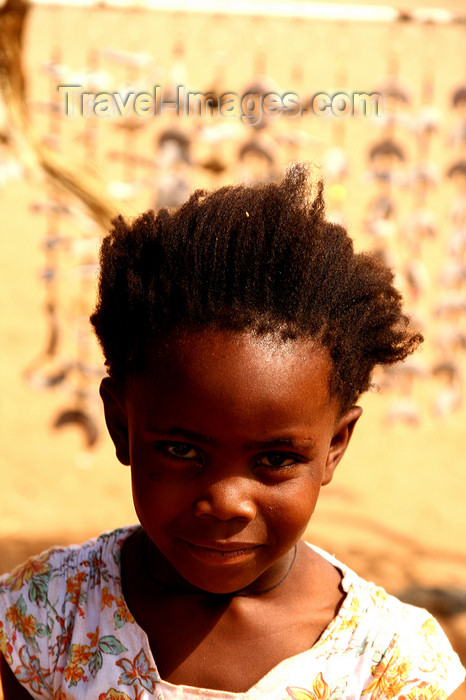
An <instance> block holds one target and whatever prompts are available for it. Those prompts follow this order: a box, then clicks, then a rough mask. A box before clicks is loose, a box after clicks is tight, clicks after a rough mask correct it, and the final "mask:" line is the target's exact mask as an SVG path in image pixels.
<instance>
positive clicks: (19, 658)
mask: <svg viewBox="0 0 466 700" xmlns="http://www.w3.org/2000/svg"><path fill="white" fill-rule="evenodd" d="M135 529H136V526H134V527H127V528H122V529H118V530H115V531H113V532H107V533H103V534H102V535H100V536H99V537H96V538H93V539H91V540H89V541H87V542H85V543H84V544H82V545H72V546H69V547H54V548H52V549H49V550H47V551H45V552H43V553H42V554H40V555H38V556H36V557H33V558H31V559H29V560H28V561H27V562H25V563H24V564H22V565H20V566H19V567H18V568H17V569H15V570H14V571H13V572H11V573H10V574H4V575H3V576H1V577H0V653H2V655H3V656H4V658H5V660H6V662H7V663H8V664H9V665H10V666H11V668H12V669H14V670H15V674H16V676H17V678H18V680H19V681H20V682H21V683H22V684H23V685H25V686H26V688H27V689H28V691H29V692H30V693H31V694H32V695H33V696H34V697H35V696H36V695H35V694H37V695H38V696H45V697H49V696H50V697H51V683H52V679H53V678H54V674H55V671H56V669H60V668H62V665H63V669H62V673H64V672H65V671H64V668H65V660H68V661H67V663H68V671H66V672H67V673H68V674H70V673H71V674H75V675H76V677H75V678H74V677H73V678H71V681H72V685H74V684H76V683H79V682H81V681H82V682H84V681H85V680H86V679H87V678H89V677H93V676H95V675H96V674H97V672H98V671H99V669H100V668H101V666H102V662H103V657H104V655H105V654H111V655H113V656H115V655H117V654H119V653H120V652H121V651H122V650H123V649H124V646H123V644H122V642H121V638H122V635H123V634H124V630H123V629H122V628H123V627H124V626H125V625H126V624H127V623H131V622H133V619H132V617H131V613H130V612H129V610H128V609H127V607H126V605H125V602H124V598H123V594H122V589H121V570H120V556H121V549H122V546H123V543H124V542H125V540H126V539H127V538H128V537H129V536H130V535H131V533H132V532H134V530H135ZM109 631H110V632H111V634H108V632H109ZM73 654H74V656H73ZM76 655H77V656H76ZM75 656H76V658H74V657H75ZM70 659H71V665H70V663H69V661H70ZM70 669H71V670H70Z"/></svg>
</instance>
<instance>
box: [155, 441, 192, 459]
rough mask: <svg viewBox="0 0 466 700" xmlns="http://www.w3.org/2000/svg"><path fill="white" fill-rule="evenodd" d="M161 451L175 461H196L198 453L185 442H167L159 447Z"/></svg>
mask: <svg viewBox="0 0 466 700" xmlns="http://www.w3.org/2000/svg"><path fill="white" fill-rule="evenodd" d="M161 448H162V451H163V452H165V454H167V455H169V456H170V457H175V458H176V459H186V460H198V459H200V456H199V453H198V452H197V450H195V449H194V447H193V446H192V445H189V444H188V443H186V442H167V443H164V444H162V445H161Z"/></svg>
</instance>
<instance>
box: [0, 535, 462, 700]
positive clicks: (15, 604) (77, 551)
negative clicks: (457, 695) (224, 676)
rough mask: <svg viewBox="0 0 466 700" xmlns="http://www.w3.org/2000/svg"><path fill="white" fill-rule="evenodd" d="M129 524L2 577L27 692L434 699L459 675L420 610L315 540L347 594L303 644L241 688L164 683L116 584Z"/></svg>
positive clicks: (1, 593) (163, 698)
mask: <svg viewBox="0 0 466 700" xmlns="http://www.w3.org/2000/svg"><path fill="white" fill-rule="evenodd" d="M134 530H135V527H129V528H124V529H122V530H116V531H115V532H111V533H106V534H103V535H101V536H100V537H99V538H97V539H93V540H90V541H89V542H87V543H86V544H84V545H82V546H79V547H78V546H73V547H69V548H66V549H64V548H56V549H52V550H50V551H48V552H45V553H44V554H42V555H40V556H39V557H36V558H34V559H31V560H30V561H29V562H27V563H26V564H24V565H23V566H21V567H20V568H18V569H16V571H14V572H13V573H12V574H9V575H5V576H3V577H0V651H1V653H2V654H3V656H4V657H5V659H6V660H7V662H8V664H9V665H10V666H11V668H12V669H13V671H14V673H15V676H16V678H17V679H18V681H19V682H20V683H21V684H22V685H24V686H25V687H26V688H27V690H28V691H29V693H30V694H31V695H32V697H34V698H40V700H43V699H44V698H54V699H55V700H78V699H82V698H86V699H91V700H133V699H134V700H143V699H146V700H148V699H149V698H156V699H157V700H175V699H176V698H216V700H233V699H235V698H237V699H240V698H242V699H243V700H255V699H256V698H267V699H268V700H290V699H293V700H336V699H337V698H345V699H346V700H353V699H355V698H361V697H363V696H366V697H367V698H368V700H379V699H380V700H384V699H386V698H398V699H399V700H414V699H416V700H443V699H444V698H446V697H447V696H448V695H449V694H450V693H451V692H453V690H454V689H455V688H456V687H457V686H458V685H459V684H460V683H461V682H462V680H463V679H464V669H463V668H462V666H461V664H460V662H459V659H458V657H457V655H456V654H455V653H454V652H453V650H452V648H451V646H450V644H449V642H448V641H447V639H446V637H445V635H444V633H443V632H442V630H441V629H440V627H439V625H438V624H437V622H436V621H435V620H434V619H433V618H432V617H431V616H430V614H429V613H428V612H426V611H425V610H421V609H420V608H415V607H412V606H409V605H405V604H403V603H401V602H400V601H398V600H397V599H396V598H394V597H392V596H389V595H387V593H385V591H384V590H383V589H381V588H378V587H376V586H375V585H374V584H372V583H368V582H366V581H364V580H363V579H361V578H360V577H359V576H357V575H356V574H355V573H354V572H353V571H351V570H349V569H348V568H347V567H345V566H344V565H343V564H341V563H340V562H338V561H336V560H335V559H334V558H333V557H331V556H330V555H329V554H327V553H326V552H323V551H322V550H320V549H318V548H316V549H317V551H318V552H319V553H320V554H322V556H324V557H326V558H327V559H328V560H329V561H330V562H332V563H333V564H334V565H335V566H336V567H337V568H338V569H340V570H341V571H342V574H343V582H342V585H343V588H344V590H345V591H346V592H347V595H346V598H345V600H344V602H343V605H342V606H341V608H340V611H339V613H338V615H337V617H336V618H335V619H334V620H333V621H332V622H331V623H330V625H329V626H328V627H327V629H326V631H325V632H324V634H323V635H322V636H321V637H320V639H319V640H318V642H317V643H316V644H315V645H314V646H313V647H312V648H311V649H309V650H308V651H305V652H303V653H301V654H298V655H296V656H293V657H292V658H289V659H285V660H284V661H282V662H281V663H280V664H278V666H276V667H275V668H273V669H272V670H271V671H270V672H269V673H267V674H266V675H265V676H264V677H263V678H262V679H261V680H260V681H259V682H258V683H256V684H255V685H254V686H253V687H252V688H251V689H250V690H248V691H247V692H246V693H229V692H223V691H217V690H205V689H201V688H193V687H188V686H175V685H172V684H170V683H167V682H165V681H163V680H162V679H161V678H160V676H159V674H158V671H157V665H156V662H155V660H154V659H153V657H152V653H151V649H150V646H149V641H148V638H147V636H146V634H145V632H144V631H143V630H142V629H141V628H140V627H139V626H138V625H137V623H136V622H135V620H134V619H133V616H132V615H131V613H130V611H129V609H128V607H127V605H126V603H125V600H124V597H123V592H122V588H121V574H120V553H121V548H122V545H123V543H124V541H125V539H126V538H127V537H128V536H129V535H130V534H131V533H132V532H134ZM169 633H170V631H169V630H167V634H169Z"/></svg>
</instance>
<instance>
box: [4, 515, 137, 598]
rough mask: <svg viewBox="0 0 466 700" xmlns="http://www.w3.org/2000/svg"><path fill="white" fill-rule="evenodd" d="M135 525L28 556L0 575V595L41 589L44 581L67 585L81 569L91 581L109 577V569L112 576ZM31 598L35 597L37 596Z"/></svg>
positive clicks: (49, 583)
mask: <svg viewBox="0 0 466 700" xmlns="http://www.w3.org/2000/svg"><path fill="white" fill-rule="evenodd" d="M136 527H137V526H130V527H124V528H119V529H117V530H114V531H112V532H104V533H102V534H101V535H99V536H98V537H94V538H92V539H89V540H88V541H87V542H84V543H83V544H79V545H70V546H67V547H61V546H59V547H52V548H50V549H47V550H45V551H44V552H42V553H41V554H38V555H36V556H33V557H31V558H30V559H28V560H27V561H26V562H24V563H22V564H20V565H19V566H18V567H16V568H15V569H14V570H13V571H12V572H11V573H6V574H3V575H1V576H0V596H2V595H3V596H4V595H7V594H8V592H18V591H23V592H24V591H29V590H31V592H32V589H34V587H37V586H38V587H39V589H40V588H43V586H44V584H47V585H48V586H50V585H51V584H56V585H58V586H60V585H63V584H65V585H66V583H67V581H69V580H70V579H71V578H73V577H75V576H76V575H78V574H79V573H80V572H84V573H85V577H84V578H86V580H90V581H91V582H96V581H97V580H99V579H100V578H101V577H102V576H104V577H105V576H108V575H109V572H110V571H112V574H113V575H114V574H115V573H116V572H117V571H119V567H120V556H121V548H122V546H123V543H124V542H125V540H126V539H127V538H128V537H129V535H131V534H132V532H134V530H135V529H136ZM38 592H39V591H38ZM32 598H33V600H36V596H34V595H33V596H32ZM0 600H1V597H0Z"/></svg>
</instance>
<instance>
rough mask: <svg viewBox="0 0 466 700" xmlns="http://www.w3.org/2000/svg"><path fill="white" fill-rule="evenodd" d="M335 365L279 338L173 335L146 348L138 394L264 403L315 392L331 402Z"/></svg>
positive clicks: (305, 345) (308, 346)
mask: <svg viewBox="0 0 466 700" xmlns="http://www.w3.org/2000/svg"><path fill="white" fill-rule="evenodd" d="M332 369H333V365H332V362H331V359H330V356H329V353H328V351H327V350H326V349H325V348H324V347H322V345H320V343H318V342H316V341H314V340H310V339H307V338H297V339H290V340H283V339H282V338H281V337H280V336H279V335H278V334H261V335H258V334H257V333H254V332H250V331H246V332H240V333H238V332H233V331H229V330H213V329H208V330H205V331H204V330H202V331H195V332H194V331H193V332H184V333H183V334H180V333H177V334H173V336H172V337H171V338H165V339H164V340H163V341H162V342H154V343H153V344H152V345H151V346H149V348H148V352H147V355H146V364H145V369H144V370H143V371H142V372H141V373H140V374H139V375H137V376H136V377H135V378H134V383H133V384H134V386H135V387H136V388H137V389H138V391H139V392H140V391H153V392H154V393H156V392H157V390H158V389H160V390H162V388H163V389H164V390H166V389H168V388H172V389H173V390H176V391H178V392H185V391H186V388H187V387H189V388H190V389H191V391H192V393H195V392H196V391H197V392H201V393H204V394H205V395H212V396H214V395H218V394H219V393H222V394H223V395H224V396H229V397H231V400H235V398H236V397H238V396H239V395H242V398H243V399H244V398H245V397H246V396H247V395H248V394H249V395H250V396H251V397H252V396H253V395H255V396H257V397H260V396H261V395H262V396H264V400H268V399H272V398H274V397H276V396H279V395H284V394H285V393H289V392H294V393H303V392H305V391H306V390H308V391H312V392H313V393H314V394H315V395H316V397H317V396H319V397H320V399H321V404H322V405H324V404H326V403H328V402H329V401H330V398H331V397H330V377H331V372H332Z"/></svg>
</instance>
